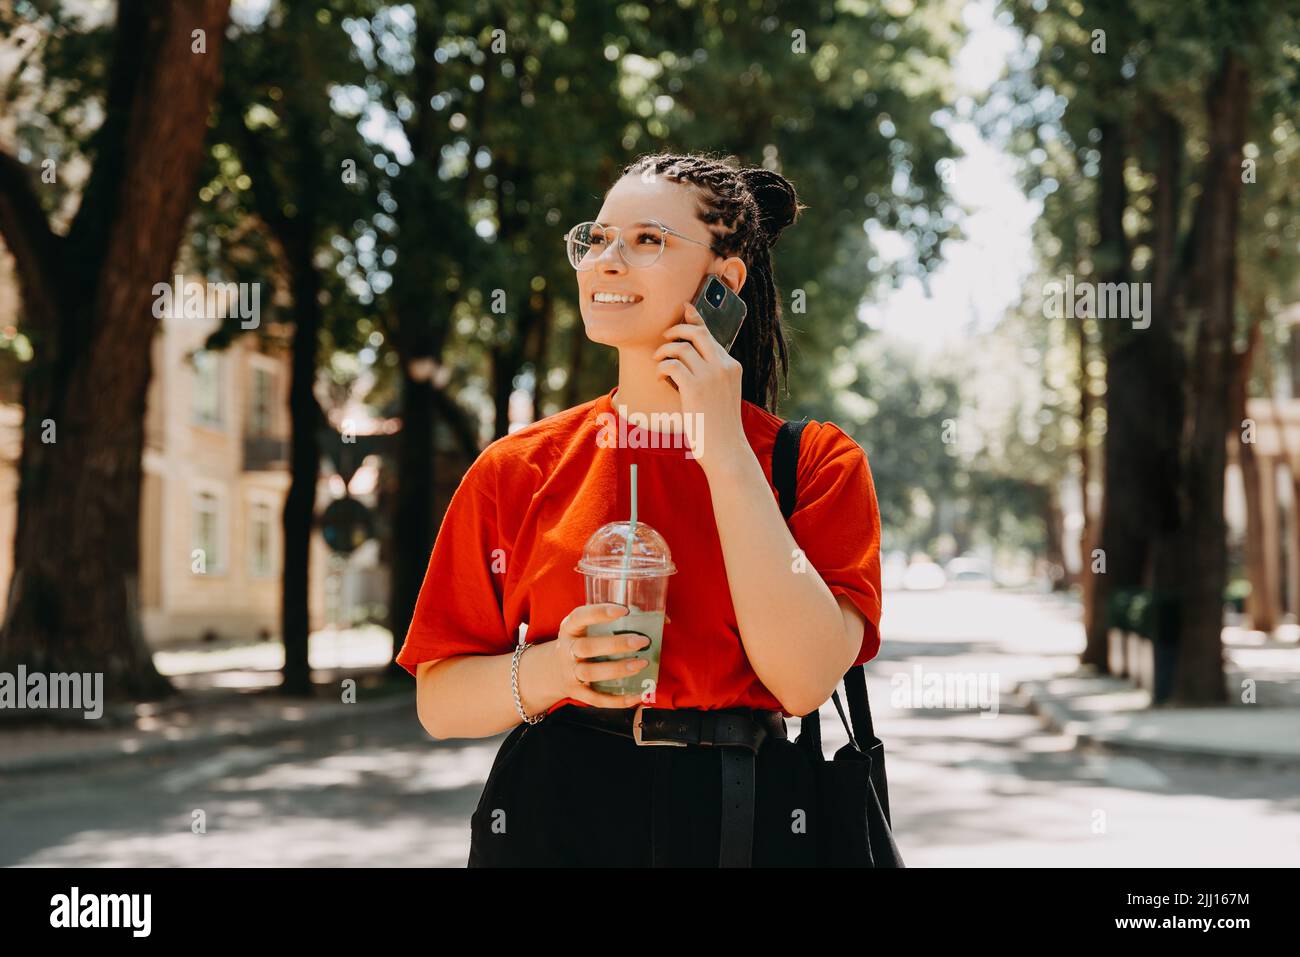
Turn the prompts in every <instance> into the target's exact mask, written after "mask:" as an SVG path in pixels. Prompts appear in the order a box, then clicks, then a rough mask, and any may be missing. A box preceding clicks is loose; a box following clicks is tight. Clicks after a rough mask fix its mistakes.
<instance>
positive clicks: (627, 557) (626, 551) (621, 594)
mask: <svg viewBox="0 0 1300 957" xmlns="http://www.w3.org/2000/svg"><path fill="white" fill-rule="evenodd" d="M635 533H636V463H633V464H632V518H631V519H629V521H628V527H627V541H626V542H625V543H624V545H623V574H622V576H621V577H620V578H619V583H618V598H619V601H618V603H619V604H620V605H626V604H627V572H628V566H629V564H630V563H631V561H632V536H633V535H634V534H635ZM628 610H629V611H631V609H630V608H629V609H628Z"/></svg>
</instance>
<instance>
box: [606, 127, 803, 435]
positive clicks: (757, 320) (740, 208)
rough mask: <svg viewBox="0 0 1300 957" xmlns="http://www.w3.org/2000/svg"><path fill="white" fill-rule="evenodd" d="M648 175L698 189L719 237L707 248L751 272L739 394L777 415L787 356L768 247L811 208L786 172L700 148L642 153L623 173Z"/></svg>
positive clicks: (702, 211)
mask: <svg viewBox="0 0 1300 957" xmlns="http://www.w3.org/2000/svg"><path fill="white" fill-rule="evenodd" d="M728 159H730V157H729V158H728ZM646 172H650V173H653V174H654V175H656V176H657V175H660V174H662V175H664V176H666V177H667V178H668V179H670V180H672V181H673V182H677V183H682V184H683V185H686V186H688V187H691V188H693V191H694V193H695V195H696V197H697V199H698V200H699V201H700V208H699V211H698V215H699V218H700V220H701V221H702V222H703V223H704V224H705V225H706V226H708V227H709V231H710V232H711V233H712V234H713V237H714V239H713V243H712V244H711V245H710V248H711V249H712V250H713V251H714V252H715V253H717V254H718V255H720V256H739V257H740V258H741V259H742V260H744V263H745V268H746V269H747V271H748V272H747V276H746V279H745V285H744V286H743V287H742V288H741V290H740V298H741V299H743V300H744V301H745V306H746V307H747V309H748V312H747V314H746V316H745V321H744V323H743V324H742V325H741V327H740V334H739V335H738V336H737V337H736V341H735V342H734V343H733V344H732V346H731V354H732V355H733V356H734V357H735V358H736V360H737V361H738V362H740V364H741V366H742V367H743V368H744V374H743V376H742V379H741V397H742V398H744V399H745V400H747V401H749V402H753V403H754V404H756V405H759V406H762V407H763V408H764V409H766V410H767V411H769V412H773V413H775V412H776V402H777V398H778V394H777V393H778V389H779V380H778V371H777V370H778V366H779V369H780V375H781V376H782V377H786V378H788V376H789V356H788V353H787V349H786V342H785V334H784V332H783V330H782V328H781V299H780V297H779V296H778V295H777V289H776V280H775V278H774V277H773V275H772V254H771V252H770V250H771V248H772V246H773V245H775V243H776V241H777V239H778V238H779V237H780V235H781V232H782V231H783V230H784V229H785V228H786V227H787V226H789V225H790V224H791V223H793V222H794V221H795V218H796V216H798V213H799V210H801V209H806V208H807V207H805V206H803V205H802V204H801V203H800V202H799V199H798V197H797V196H796V195H795V190H794V186H793V185H792V184H791V183H790V181H789V180H787V179H786V178H785V177H784V176H781V175H780V174H778V173H774V172H772V171H771V170H769V169H763V168H761V167H751V168H747V169H745V168H736V167H734V166H732V165H730V164H729V163H728V162H727V160H718V159H714V158H712V157H710V156H707V155H704V154H700V153H655V154H652V155H648V156H642V157H639V158H638V159H636V160H634V161H633V162H631V163H629V164H628V165H627V166H626V167H625V168H624V169H623V172H622V174H621V176H627V175H643V174H645V173H646Z"/></svg>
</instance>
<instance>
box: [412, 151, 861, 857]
mask: <svg viewBox="0 0 1300 957" xmlns="http://www.w3.org/2000/svg"><path fill="white" fill-rule="evenodd" d="M801 208H803V207H802V206H801V205H800V204H799V202H798V199H797V197H796V195H795V191H794V188H793V187H792V186H791V184H790V183H789V182H788V181H787V180H786V179H784V178H783V177H781V176H779V175H777V174H776V173H774V172H771V171H768V170H765V169H736V168H733V166H731V165H729V164H728V163H727V162H725V161H719V160H715V159H713V158H711V157H708V156H703V155H696V154H691V155H676V154H659V155H654V156H646V157H642V158H641V159H639V160H637V161H636V162H634V163H632V164H631V165H629V166H628V167H627V168H626V169H624V171H623V173H622V175H621V177H620V178H619V180H618V181H617V182H616V183H615V184H614V185H613V187H612V188H611V189H610V190H609V192H608V193H607V194H606V196H605V200H604V204H603V205H602V206H601V208H600V211H599V213H598V214H597V216H596V220H595V221H594V222H593V223H585V224H579V225H578V226H575V227H574V228H573V229H571V230H570V231H569V232H568V233H567V234H566V236H565V243H566V247H567V251H568V255H569V259H570V262H571V264H572V265H573V266H574V268H575V271H576V275H577V281H578V297H579V301H580V304H581V310H582V318H583V323H584V325H585V327H586V333H587V336H588V337H589V338H590V339H592V340H593V341H595V342H599V343H602V344H604V345H608V346H612V347H613V348H615V349H617V350H618V385H617V387H615V388H614V389H612V390H611V391H610V392H609V393H607V394H605V395H602V396H600V397H599V398H597V399H595V400H593V401H590V402H586V403H584V404H582V405H579V406H576V407H575V408H572V409H568V410H566V411H564V412H560V413H557V414H555V415H551V416H548V417H546V418H544V419H542V420H540V421H538V422H535V423H533V424H532V425H529V426H527V427H525V428H522V429H519V430H518V431H516V432H513V433H511V434H510V435H508V436H505V437H503V438H500V439H498V440H496V441H495V442H493V443H492V444H491V445H489V446H488V447H487V448H486V449H485V450H484V451H483V453H482V454H481V455H480V456H479V458H478V459H477V460H476V461H475V462H474V464H473V466H472V467H471V468H470V470H469V471H468V472H467V473H466V475H465V477H464V479H463V480H462V482H461V484H460V487H459V488H458V489H457V491H456V493H455V495H454V496H453V498H452V501H451V504H450V506H449V508H448V511H447V514H446V517H445V518H444V520H443V524H442V527H441V530H440V531H439V534H438V538H437V542H436V544H435V546H434V549H433V555H432V558H431V560H430V563H429V568H428V572H427V574H426V577H425V580H424V585H423V588H422V590H421V592H420V597H419V601H418V603H417V607H416V610H415V615H414V619H413V621H412V623H411V627H410V631H409V633H408V634H407V636H406V641H405V644H404V646H403V648H402V650H401V653H400V654H399V655H398V657H397V661H398V662H399V663H400V664H402V665H403V666H404V667H406V668H407V670H409V671H411V673H412V674H414V675H415V677H416V679H417V698H418V713H419V718H420V721H421V723H422V724H423V726H424V728H425V729H426V730H427V731H428V732H429V734H430V735H432V736H433V737H435V738H477V737H485V736H488V735H493V734H497V733H500V732H501V731H504V730H506V729H509V728H512V727H513V728H514V730H513V731H512V732H511V734H510V735H509V736H508V737H507V738H506V740H505V742H504V744H503V745H502V747H501V749H500V751H499V752H498V754H497V757H496V760H495V762H494V763H493V766H492V769H491V772H490V774H489V777H488V781H487V784H486V786H485V787H484V790H483V795H482V797H481V799H480V801H479V804H478V808H477V809H476V810H475V812H474V814H473V816H472V818H471V849H470V857H469V865H470V866H489V865H548V864H549V865H612V866H650V865H670V866H719V865H722V866H733V865H735V866H745V865H754V866H759V865H792V864H793V865H798V864H814V863H815V862H816V851H815V848H814V847H813V842H812V840H811V839H810V837H809V833H810V827H814V828H815V822H810V820H809V817H810V815H815V813H816V812H815V810H814V805H815V796H814V791H813V783H812V775H811V772H810V769H809V767H808V759H807V757H806V755H805V753H804V752H803V750H802V749H801V748H798V747H796V745H795V744H794V742H793V741H790V740H788V739H787V737H786V729H785V721H784V718H785V717H787V716H793V715H804V714H807V713H809V712H811V711H813V710H815V709H817V708H818V707H819V706H820V705H821V704H822V703H823V702H825V701H826V700H827V699H828V698H829V697H830V695H831V692H832V691H833V690H834V689H835V686H836V684H837V682H838V681H839V679H840V678H841V676H843V674H844V673H845V671H846V670H848V668H849V667H850V666H851V665H853V664H857V663H861V662H865V661H868V660H870V659H871V658H872V657H873V656H874V655H875V654H876V652H877V651H878V650H879V647H880V635H879V631H878V625H879V621H880V608H881V591H880V561H879V553H880V518H879V512H878V508H877V503H876V495H875V489H874V486H873V484H872V480H871V472H870V469H869V467H868V464H867V459H866V456H865V455H864V453H863V451H862V449H861V448H860V447H859V446H858V445H857V444H856V443H855V442H854V441H853V440H852V439H851V438H849V436H847V435H846V434H845V433H844V432H842V431H841V430H840V429H838V428H837V427H836V426H834V425H832V424H830V423H824V424H823V423H816V422H811V423H809V425H808V427H807V428H806V429H805V431H804V434H803V438H802V443H801V447H800V451H799V458H798V473H797V486H796V487H797V495H798V498H797V507H796V510H795V511H794V513H793V514H792V517H791V518H790V521H789V523H788V524H787V522H786V520H785V519H784V518H783V517H782V514H781V510H780V507H779V504H778V501H777V496H776V494H775V492H774V487H773V484H772V479H771V474H770V471H771V466H770V461H771V453H772V448H773V444H774V441H775V437H776V433H777V430H778V428H779V426H780V425H781V419H779V418H778V417H777V416H776V415H774V414H773V412H772V410H773V409H774V408H775V405H776V398H777V391H778V379H777V376H778V373H777V369H778V365H779V367H780V370H781V373H782V374H784V373H785V372H786V367H787V358H786V344H785V338H784V336H783V334H782V330H781V306H780V299H779V298H778V296H777V290H776V286H775V283H774V282H773V274H772V261H771V253H770V249H771V247H772V245H773V244H774V243H775V242H776V240H777V237H778V236H779V235H780V234H781V232H782V230H784V229H785V228H786V227H787V226H789V225H790V224H791V223H792V222H793V221H794V219H795V216H796V215H797V213H798V211H799V209H801ZM709 273H712V274H714V275H716V276H718V277H719V278H720V279H721V280H722V281H723V282H725V283H726V284H727V285H728V286H729V287H730V288H731V289H732V290H734V291H736V292H738V293H739V295H740V296H741V298H742V299H743V300H744V301H745V303H746V305H747V307H748V314H747V316H746V318H745V320H744V323H743V325H742V326H741V329H740V333H739V335H738V337H737V339H736V341H735V343H734V344H733V345H732V348H731V352H730V354H729V353H728V352H727V351H726V350H725V349H724V348H723V347H722V346H721V345H720V344H719V343H718V342H717V340H716V339H714V338H713V336H712V335H711V334H710V333H709V331H708V329H707V327H706V326H705V325H704V323H703V320H702V319H701V318H700V316H699V314H698V313H697V312H696V310H695V309H694V308H693V307H692V306H691V305H690V300H691V299H692V298H693V297H694V295H695V293H696V291H697V289H698V288H699V286H700V283H701V282H702V280H703V278H704V276H705V275H706V274H709ZM654 413H676V414H677V418H676V419H673V418H669V419H668V420H667V421H669V422H672V423H676V424H677V425H678V427H676V428H669V429H666V430H662V429H661V430H657V431H651V430H650V429H647V428H645V427H644V426H643V425H641V424H640V423H643V422H649V423H651V424H658V423H661V422H663V421H664V419H663V418H660V419H649V418H648V417H649V416H650V415H652V414H654ZM643 416H645V417H646V418H642V417H643ZM632 463H636V464H637V466H638V469H637V472H638V477H637V486H638V490H637V496H638V519H639V520H640V521H642V522H645V523H647V524H649V525H650V526H651V527H652V528H654V529H655V530H656V531H658V532H659V533H660V534H661V535H662V536H663V537H664V539H665V540H666V541H667V543H668V547H669V548H670V549H671V552H672V560H673V562H674V563H675V564H676V567H677V572H676V573H675V574H674V575H672V577H671V578H670V579H669V585H668V598H667V623H666V625H665V627H664V631H663V639H662V646H661V660H660V670H659V678H658V682H657V684H656V685H655V686H654V688H653V692H652V694H651V695H649V696H648V700H643V696H642V695H610V694H604V693H602V692H599V691H597V690H595V689H593V688H592V687H590V683H591V682H592V681H601V680H608V679H611V678H621V677H625V676H626V675H628V674H629V673H630V672H632V671H634V670H636V669H639V668H641V667H644V662H641V661H639V660H635V661H634V662H633V663H629V662H628V661H625V660H606V661H600V662H596V661H591V660H590V659H592V658H596V657H603V656H610V655H622V656H626V655H627V654H628V652H629V651H631V650H634V649H636V648H639V647H641V646H642V645H643V644H644V642H645V639H642V638H639V637H635V636H627V635H617V634H616V635H610V636H589V635H587V634H586V629H587V628H588V627H589V626H591V625H593V624H595V623H599V622H608V621H611V620H613V619H614V618H616V617H618V616H620V615H622V614H625V613H626V609H625V608H623V607H622V606H619V605H607V604H600V605H587V604H584V602H585V597H586V593H585V590H584V583H583V578H582V576H581V575H580V574H579V573H578V572H577V571H576V570H575V565H576V564H577V562H578V560H579V558H580V556H581V553H582V549H583V546H584V545H585V543H586V541H587V539H588V537H589V536H590V535H591V534H592V532H594V531H595V530H596V529H598V528H599V527H601V526H602V525H604V524H606V523H608V522H613V521H620V520H622V521H626V520H627V517H628V508H629V487H628V486H629V471H630V470H629V466H630V465H631V464H632ZM524 623H526V626H527V627H526V628H525V629H524V630H525V636H524V638H523V643H522V644H521V643H520V641H518V640H517V638H516V635H517V632H518V631H519V628H520V625H521V624H524ZM525 652H526V653H525ZM634 725H636V726H637V731H636V732H634V731H633V726H634ZM637 734H639V736H640V740H637ZM747 775H748V777H747Z"/></svg>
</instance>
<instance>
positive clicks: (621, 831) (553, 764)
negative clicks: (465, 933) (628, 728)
mask: <svg viewBox="0 0 1300 957" xmlns="http://www.w3.org/2000/svg"><path fill="white" fill-rule="evenodd" d="M719 753H720V749H719V748H715V747H701V746H698V745H692V746H688V747H671V746H641V745H638V744H637V743H636V742H635V741H633V740H632V739H631V738H625V737H623V736H621V735H617V734H611V733H610V732H607V731H602V730H599V729H597V728H592V727H588V726H585V725H577V724H572V723H568V722H565V721H564V720H563V719H562V718H560V717H559V713H558V712H553V713H552V714H550V715H548V716H547V718H546V719H545V720H544V721H542V722H540V723H538V724H535V725H529V724H520V725H519V726H518V727H516V728H515V729H514V730H513V731H511V732H510V734H509V736H507V738H506V740H505V742H504V743H503V744H502V746H501V749H500V751H498V752H497V756H496V760H495V761H494V762H493V764H492V770H491V772H490V773H489V775H488V780H487V784H486V785H485V786H484V788H483V795H482V797H481V798H480V799H479V803H478V807H477V808H476V809H475V811H474V814H473V816H472V817H471V818H470V834H471V838H470V852H469V862H468V866H470V867H652V866H668V867H717V866H718V849H719V838H720V833H721V816H722V807H721V802H722V797H721V795H722V769H721V766H720V764H719ZM755 779H756V780H755V783H756V799H755V805H754V850H753V865H754V866H755V867H800V866H807V867H815V866H816V865H817V853H816V848H815V846H814V837H813V835H812V822H811V821H810V818H811V816H812V815H814V814H815V813H816V811H815V809H814V805H815V800H816V792H815V789H814V785H813V770H812V768H811V766H810V762H809V759H808V756H807V754H806V752H805V751H804V750H803V749H802V748H800V747H799V746H798V745H796V744H795V743H794V742H793V741H787V740H781V739H774V738H768V739H767V740H766V741H764V743H763V746H762V747H761V748H760V749H759V752H758V754H757V755H756V765H755Z"/></svg>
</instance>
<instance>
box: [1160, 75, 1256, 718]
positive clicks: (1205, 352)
mask: <svg viewBox="0 0 1300 957" xmlns="http://www.w3.org/2000/svg"><path fill="white" fill-rule="evenodd" d="M1249 96H1250V89H1249V83H1248V76H1247V71H1246V66H1245V64H1244V63H1242V62H1241V60H1239V59H1238V58H1237V56H1236V54H1235V53H1232V52H1225V53H1224V54H1223V59H1222V62H1221V65H1220V68H1219V70H1218V72H1217V74H1216V76H1215V78H1214V80H1213V82H1212V83H1211V86H1210V89H1209V91H1208V95H1207V98H1206V99H1207V113H1208V132H1207V135H1208V139H1209V151H1208V154H1207V156H1206V159H1205V172H1204V179H1203V184H1202V191H1201V198H1200V203H1201V206H1202V210H1201V212H1202V217H1201V223H1200V226H1201V228H1200V229H1199V230H1198V233H1197V239H1196V249H1195V255H1194V261H1193V271H1192V275H1191V279H1192V281H1193V284H1194V285H1193V287H1192V288H1193V289H1194V291H1195V293H1196V295H1195V297H1194V298H1190V297H1189V298H1190V301H1191V302H1194V303H1195V304H1196V306H1195V308H1196V311H1197V312H1198V313H1199V323H1198V326H1197V336H1196V361H1195V364H1194V366H1193V369H1194V377H1193V382H1192V389H1191V392H1190V396H1189V399H1190V402H1189V405H1190V408H1189V412H1190V414H1191V430H1190V435H1191V438H1190V442H1189V446H1188V455H1187V471H1186V475H1185V479H1186V493H1187V500H1186V501H1187V506H1188V509H1189V511H1188V513H1187V514H1186V515H1185V516H1184V526H1183V532H1184V534H1183V549H1182V552H1183V555H1184V556H1185V569H1186V575H1185V578H1184V586H1185V587H1184V590H1183V594H1182V596H1181V601H1180V608H1179V611H1180V622H1181V630H1182V633H1181V635H1180V647H1179V650H1178V668H1177V672H1176V675H1175V678H1174V690H1173V701H1174V703H1176V704H1180V705H1197V704H1220V703H1222V702H1224V701H1226V700H1227V692H1226V688H1225V687H1224V678H1223V639H1222V630H1223V590H1224V584H1225V580H1226V573H1227V549H1226V527H1225V522H1224V514H1223V486H1224V481H1223V476H1224V468H1225V465H1226V459H1227V434H1228V428H1229V425H1230V423H1229V421H1228V415H1229V413H1228V409H1229V404H1230V394H1229V393H1230V388H1231V384H1232V363H1233V349H1232V339H1233V331H1234V319H1235V311H1234V309H1235V294H1236V278H1237V231H1238V218H1239V213H1240V198H1241V151H1242V143H1243V141H1244V139H1245V123H1246V114H1247V112H1248V110H1249V108H1250V103H1249Z"/></svg>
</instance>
